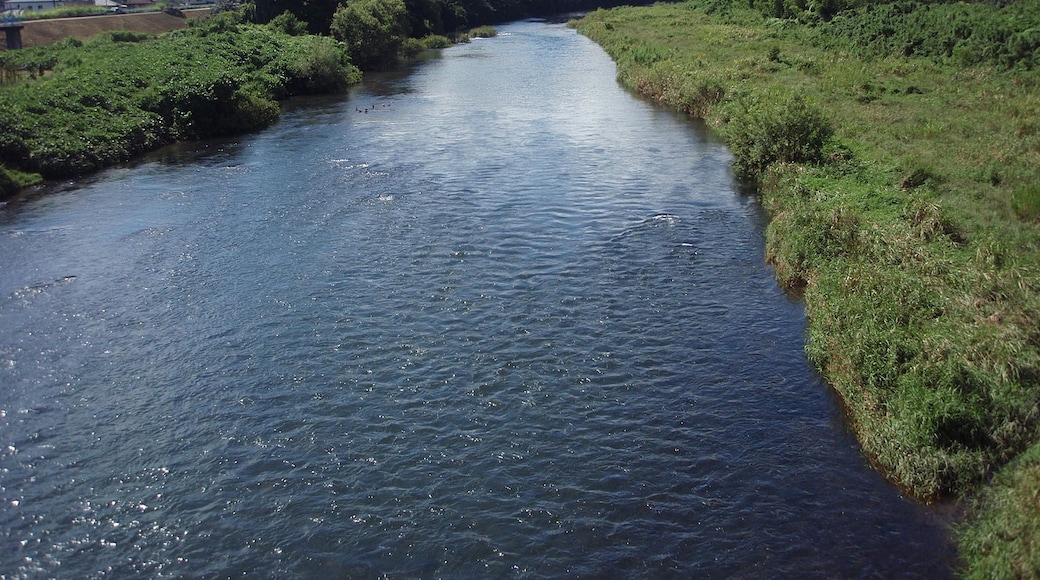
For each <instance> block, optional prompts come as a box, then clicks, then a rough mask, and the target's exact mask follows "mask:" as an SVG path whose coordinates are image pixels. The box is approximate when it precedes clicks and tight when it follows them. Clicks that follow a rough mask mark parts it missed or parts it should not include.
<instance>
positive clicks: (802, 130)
mask: <svg viewBox="0 0 1040 580" xmlns="http://www.w3.org/2000/svg"><path fill="white" fill-rule="evenodd" d="M832 133H833V129H832V127H831V124H830V122H829V121H828V120H827V119H826V117H825V116H824V114H823V112H822V111H821V110H820V109H819V108H818V107H816V106H815V105H813V104H812V103H811V102H809V100H808V99H806V98H805V97H802V96H800V95H791V96H787V97H783V96H780V97H777V96H774V95H769V96H766V97H749V98H744V99H739V100H736V101H734V102H733V104H732V105H731V107H730V115H729V119H728V121H727V123H726V126H725V128H724V129H723V136H724V138H725V139H726V142H727V144H728V145H729V147H730V149H731V150H732V152H733V155H734V157H735V160H734V163H733V168H734V170H735V172H736V173H737V175H738V176H740V177H741V178H745V179H759V178H760V177H761V176H762V174H763V172H764V171H765V170H766V168H767V167H769V166H770V165H771V164H773V163H818V162H819V161H821V160H822V158H823V148H824V145H825V144H826V143H827V140H828V139H830V136H831V134H832Z"/></svg>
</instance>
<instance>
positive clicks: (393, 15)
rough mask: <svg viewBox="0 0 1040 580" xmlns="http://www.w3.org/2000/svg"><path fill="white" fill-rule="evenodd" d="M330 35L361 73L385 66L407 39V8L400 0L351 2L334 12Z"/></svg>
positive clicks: (359, 0) (352, 0) (392, 60)
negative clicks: (346, 50) (344, 45)
mask: <svg viewBox="0 0 1040 580" xmlns="http://www.w3.org/2000/svg"><path fill="white" fill-rule="evenodd" d="M332 35H333V36H334V37H335V38H336V39H338V40H341V41H343V42H345V43H346V44H347V46H348V47H349V51H350V60H351V62H353V63H354V64H355V65H357V66H359V67H360V68H361V69H362V70H369V69H379V68H385V67H388V66H390V65H393V64H394V63H395V62H396V61H397V55H398V53H399V52H400V49H401V45H402V43H403V42H404V39H405V38H406V37H407V36H408V8H407V7H406V6H405V3H404V0H351V1H349V2H347V3H346V4H345V5H343V6H341V7H340V8H339V10H336V14H335V15H334V16H333V18H332Z"/></svg>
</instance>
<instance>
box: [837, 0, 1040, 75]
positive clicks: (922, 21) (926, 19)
mask: <svg viewBox="0 0 1040 580" xmlns="http://www.w3.org/2000/svg"><path fill="white" fill-rule="evenodd" d="M821 29H822V30H824V31H825V32H826V34H827V35H828V37H829V38H830V39H831V41H832V42H835V43H837V44H839V45H842V46H848V45H849V44H852V45H855V46H857V47H859V48H860V49H861V50H862V51H864V52H865V53H866V54H871V55H889V54H902V55H906V56H911V55H914V56H922V57H928V58H933V59H952V60H954V61H955V62H957V63H958V64H968V65H970V64H978V63H989V64H994V65H997V66H999V67H1001V68H1004V69H1008V68H1014V67H1020V68H1024V69H1026V70H1032V69H1034V68H1036V67H1037V66H1040V56H1038V52H1037V50H1038V49H1040V3H1037V2H1011V3H1008V4H1007V5H1005V6H997V5H994V4H965V3H960V2H958V3H949V4H947V3H938V4H930V3H921V2H910V1H901V2H894V3H891V4H881V5H877V6H875V5H867V6H865V7H863V8H859V9H856V10H849V11H845V12H842V13H841V14H839V15H837V16H836V17H835V18H834V19H833V20H832V21H831V22H829V23H827V24H825V25H822V26H821Z"/></svg>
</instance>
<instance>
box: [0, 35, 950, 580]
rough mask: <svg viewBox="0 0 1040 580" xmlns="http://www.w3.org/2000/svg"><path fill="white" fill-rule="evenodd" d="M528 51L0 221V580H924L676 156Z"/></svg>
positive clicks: (532, 44) (741, 240)
mask: <svg viewBox="0 0 1040 580" xmlns="http://www.w3.org/2000/svg"><path fill="white" fill-rule="evenodd" d="M614 75H615V69H614V65H613V63H612V62H611V61H610V59H609V58H608V57H607V56H606V55H605V54H604V53H603V51H602V50H601V49H600V48H599V47H597V46H596V45H595V44H593V43H592V42H591V41H589V40H587V39H585V38H584V37H581V36H579V35H578V34H576V33H575V32H574V31H572V30H570V29H568V28H566V27H565V26H563V25H560V24H548V23H544V22H536V21H530V22H518V23H513V24H509V25H506V26H503V27H500V28H499V35H498V36H497V37H495V38H492V39H483V40H477V41H474V42H472V43H470V44H466V45H460V46H456V47H452V48H450V49H447V50H444V51H442V52H441V53H439V55H436V56H432V57H430V58H428V59H425V60H421V61H418V62H415V63H413V64H411V65H409V66H407V67H404V68H402V69H401V70H399V71H395V72H393V73H386V74H381V75H370V77H369V78H368V80H366V82H365V83H364V84H362V85H360V86H358V87H357V88H355V89H354V90H353V91H352V92H351V93H350V94H348V95H341V96H337V97H334V98H322V99H310V100H306V101H298V102H294V103H292V104H290V105H289V106H288V107H287V110H286V111H285V113H284V114H283V116H282V118H281V120H280V122H279V123H278V124H276V125H275V126H273V127H271V128H269V129H268V130H265V131H263V132H260V133H257V134H253V135H248V136H244V137H241V138H238V139H232V140H222V141H212V142H203V143H191V144H183V145H179V146H176V147H171V148H167V149H164V150H162V151H160V152H158V153H156V154H154V155H151V156H149V157H147V158H145V159H143V160H140V161H139V162H137V163H134V164H132V165H130V166H126V167H119V168H115V169H111V170H108V171H104V172H102V173H100V174H98V175H96V176H93V177H91V178H88V179H83V180H79V181H75V182H67V183H58V184H52V185H49V186H47V187H45V188H41V189H37V190H34V191H32V192H29V193H27V194H25V195H23V196H21V197H19V198H17V199H14V200H11V201H9V202H8V203H6V204H5V205H3V206H2V207H0V572H2V573H4V574H6V577H8V578H22V577H25V578H34V577H68V578H102V577H116V578H127V577H137V576H140V577H231V576H241V575H243V574H245V575H247V576H253V577H279V578H282V577H351V578H355V577H356V578H371V577H380V576H387V577H394V578H397V577H453V578H458V577H508V576H517V577H530V578H537V577H579V576H612V577H640V578H643V577H726V578H732V577H753V578H757V577H763V576H767V577H814V576H816V577H827V578H833V577H879V578H890V577H894V576H901V577H929V578H935V577H944V576H948V575H950V574H951V566H952V565H953V564H952V563H953V562H954V558H955V553H954V549H953V547H952V545H951V542H950V539H949V537H948V531H947V521H946V520H947V517H946V516H945V515H944V514H943V513H942V512H941V511H937V510H934V509H932V508H928V507H925V506H921V505H918V504H916V503H914V502H912V501H910V500H908V499H907V498H905V497H904V496H902V495H901V494H900V492H899V491H898V490H897V489H896V488H895V487H893V486H892V485H891V484H889V483H888V482H886V481H885V480H884V479H883V478H882V477H881V476H880V475H878V474H877V473H876V472H875V471H873V470H872V469H871V468H870V466H869V465H868V463H867V461H866V460H865V459H864V457H863V456H862V453H861V451H860V449H859V448H858V446H857V445H856V442H855V440H854V439H853V437H852V436H851V435H850V434H849V432H848V428H847V426H846V424H845V422H844V419H843V417H842V414H841V410H840V408H839V404H838V402H837V400H836V399H835V396H834V395H833V393H832V392H831V391H830V390H829V388H828V387H827V385H826V384H825V383H824V382H823V381H821V379H820V378H819V377H818V376H817V375H816V374H814V372H813V370H812V368H811V366H810V365H809V364H808V363H807V361H806V358H805V355H804V352H803V348H802V347H803V342H804V333H805V315H804V311H803V306H802V304H801V303H800V302H799V301H798V300H797V299H794V298H792V297H790V296H787V295H785V293H784V292H783V291H781V289H779V288H778V287H777V284H776V282H775V281H774V278H773V273H772V271H771V270H770V268H769V267H768V266H767V265H766V264H765V262H764V259H763V237H764V236H763V229H764V217H763V215H762V211H761V209H760V207H759V205H758V203H757V201H756V200H755V198H754V197H753V196H750V195H747V194H745V193H741V191H740V189H739V188H738V186H737V184H736V183H735V182H734V180H733V177H732V174H731V172H730V169H729V162H730V161H731V157H730V155H729V153H728V152H727V151H726V149H725V148H724V147H723V146H721V145H720V144H719V143H718V142H717V141H716V140H715V139H714V138H713V137H712V136H711V135H710V134H709V133H708V132H706V131H705V130H704V129H703V128H702V127H700V126H698V125H696V124H694V123H692V122H690V121H689V120H687V119H684V118H682V117H680V116H678V115H676V114H674V113H672V112H670V111H667V110H663V109H661V108H658V107H655V106H653V105H651V104H648V103H646V102H643V101H641V100H640V99H638V98H636V97H634V96H633V95H631V94H629V93H628V92H626V91H625V90H623V89H622V88H621V87H619V85H618V84H617V83H616V81H615V78H614Z"/></svg>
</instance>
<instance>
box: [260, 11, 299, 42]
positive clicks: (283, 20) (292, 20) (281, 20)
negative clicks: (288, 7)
mask: <svg viewBox="0 0 1040 580" xmlns="http://www.w3.org/2000/svg"><path fill="white" fill-rule="evenodd" d="M267 25H268V26H270V27H271V29H272V30H277V31H278V32H282V33H284V34H288V35H290V36H302V35H304V34H307V23H306V22H304V21H302V20H300V19H299V18H297V17H296V16H295V15H293V13H292V12H282V13H281V14H279V15H278V16H275V17H274V19H273V20H271V21H270V22H268V23H267Z"/></svg>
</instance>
